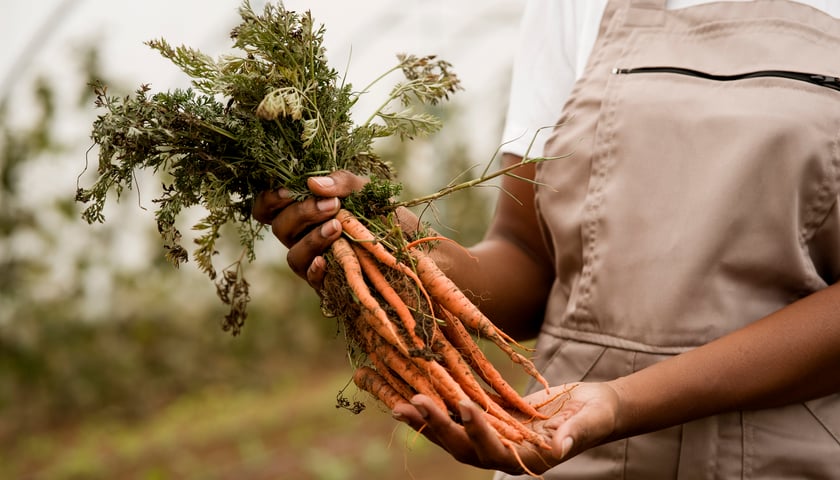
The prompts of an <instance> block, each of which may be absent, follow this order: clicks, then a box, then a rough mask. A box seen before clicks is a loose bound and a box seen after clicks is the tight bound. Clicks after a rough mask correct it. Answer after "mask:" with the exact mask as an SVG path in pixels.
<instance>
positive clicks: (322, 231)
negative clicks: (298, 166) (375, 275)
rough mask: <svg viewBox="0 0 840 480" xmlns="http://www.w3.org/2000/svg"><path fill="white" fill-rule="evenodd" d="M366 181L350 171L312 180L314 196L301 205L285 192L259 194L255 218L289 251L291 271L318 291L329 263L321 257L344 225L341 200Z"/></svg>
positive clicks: (254, 213)
mask: <svg viewBox="0 0 840 480" xmlns="http://www.w3.org/2000/svg"><path fill="white" fill-rule="evenodd" d="M365 183H367V180H366V179H364V178H362V177H359V176H356V175H353V174H352V173H350V172H347V171H344V170H342V171H337V172H334V173H332V174H330V175H329V176H326V177H312V178H310V179H309V180H308V182H307V185H308V186H309V189H310V190H311V191H312V193H313V195H314V197H312V198H309V199H307V200H304V201H301V202H298V201H294V200H292V199H291V198H290V197H289V195H288V192H286V191H285V190H282V189H281V190H279V191H269V192H263V193H262V194H260V195H259V196H258V197H257V199H256V202H255V203H254V208H253V216H254V218H255V219H256V220H257V221H259V222H261V223H264V224H266V225H271V231H272V233H273V234H274V236H275V237H277V239H278V240H280V242H281V243H283V245H285V246H286V247H288V249H289V251H288V254H287V256H286V260H287V261H288V263H289V266H290V267H291V269H292V271H294V272H295V273H296V274H297V275H298V276H300V277H301V278H303V279H305V280H306V281H307V282H309V284H310V285H312V286H313V288H315V289H316V290H318V289H320V287H321V284H322V283H323V280H324V273H325V269H326V262H325V261H324V258H323V257H322V256H321V254H322V253H323V252H325V251H326V250H327V249H328V248H329V247H330V245H332V243H333V242H334V241H335V240H336V239H338V238H339V237H340V236H341V224H340V223H339V222H338V221H337V220H335V219H334V217H335V215H336V214H337V213H338V210H339V207H340V205H339V199H340V198H344V197H347V196H348V195H350V194H351V193H353V192H354V191H358V190H360V189H361V188H362V187H363V186H364V184H365Z"/></svg>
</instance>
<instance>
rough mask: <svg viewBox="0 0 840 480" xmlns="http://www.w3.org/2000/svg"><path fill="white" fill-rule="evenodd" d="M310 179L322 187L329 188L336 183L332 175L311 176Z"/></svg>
mask: <svg viewBox="0 0 840 480" xmlns="http://www.w3.org/2000/svg"><path fill="white" fill-rule="evenodd" d="M310 180H312V181H313V182H315V183H316V184H317V185H318V186H319V187H321V188H329V187H332V186H333V185H335V180H333V179H332V178H331V177H310Z"/></svg>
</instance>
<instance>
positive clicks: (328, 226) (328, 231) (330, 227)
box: [321, 218, 340, 238]
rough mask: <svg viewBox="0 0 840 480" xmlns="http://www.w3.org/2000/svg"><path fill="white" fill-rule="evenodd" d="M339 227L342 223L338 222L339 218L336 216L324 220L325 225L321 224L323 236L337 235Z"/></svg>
mask: <svg viewBox="0 0 840 480" xmlns="http://www.w3.org/2000/svg"><path fill="white" fill-rule="evenodd" d="M339 228H340V224H339V223H338V220H336V219H334V218H333V219H330V220H327V221H326V222H324V224H323V225H321V236H322V237H324V238H328V237H331V236H333V235H335V233H336V232H338V229H339Z"/></svg>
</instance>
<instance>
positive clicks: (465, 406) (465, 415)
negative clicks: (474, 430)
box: [458, 400, 472, 422]
mask: <svg viewBox="0 0 840 480" xmlns="http://www.w3.org/2000/svg"><path fill="white" fill-rule="evenodd" d="M458 406H459V407H461V408H460V409H459V410H461V421H462V422H471V421H472V411H471V410H470V409H469V406H470V404H469V402H467V401H466V400H461V401H460V402H458Z"/></svg>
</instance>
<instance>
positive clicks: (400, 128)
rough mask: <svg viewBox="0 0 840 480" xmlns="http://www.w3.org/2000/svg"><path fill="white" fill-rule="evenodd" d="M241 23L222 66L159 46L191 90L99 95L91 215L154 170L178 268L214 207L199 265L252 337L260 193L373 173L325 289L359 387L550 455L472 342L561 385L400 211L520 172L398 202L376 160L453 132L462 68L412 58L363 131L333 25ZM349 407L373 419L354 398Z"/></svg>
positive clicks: (270, 15)
mask: <svg viewBox="0 0 840 480" xmlns="http://www.w3.org/2000/svg"><path fill="white" fill-rule="evenodd" d="M239 14H240V16H241V23H240V24H239V25H238V26H237V27H236V28H234V29H233V31H232V32H231V35H230V37H231V40H232V42H233V45H232V47H233V48H232V53H229V54H226V55H222V56H220V57H219V58H217V59H213V58H211V57H210V56H208V55H206V54H204V53H202V52H200V51H198V50H195V49H192V48H189V47H185V46H179V47H174V46H172V45H170V44H169V43H168V42H167V41H166V40H164V39H158V40H152V41H149V42H148V45H149V46H150V47H151V48H153V49H155V50H157V51H158V52H159V53H160V54H161V55H163V56H164V57H165V58H167V59H169V60H171V61H172V62H173V63H174V64H175V65H177V66H178V67H180V69H181V70H182V71H183V72H184V73H186V74H187V75H188V76H189V77H190V78H191V79H192V86H191V87H190V88H186V89H175V90H171V91H166V92H152V90H151V87H150V86H148V85H141V86H140V87H139V88H138V89H137V90H136V91H135V92H134V93H133V94H132V95H128V96H124V97H116V96H111V95H109V94H108V91H107V88H106V87H105V86H104V85H102V84H97V85H95V86H94V89H95V93H96V106H97V107H99V108H101V109H103V110H104V112H103V113H102V114H101V115H99V116H98V117H97V118H96V120H95V121H94V123H93V130H92V133H91V137H92V139H93V141H94V143H95V145H96V146H98V160H99V162H98V168H97V173H98V177H97V179H96V180H95V182H94V183H93V185H91V186H89V187H87V188H83V187H81V186H80V187H79V188H78V190H77V193H76V199H77V200H78V201H79V202H82V203H84V204H85V205H86V207H85V209H84V211H83V213H82V216H83V218H84V219H85V220H87V221H88V222H91V223H92V222H103V221H104V220H105V218H104V214H103V209H104V207H105V203H106V200H107V199H108V198H109V196H110V195H111V194H114V195H116V196H117V197H119V196H120V195H121V194H122V193H124V191H125V190H126V189H131V188H133V187H134V186H135V183H136V175H137V173H138V172H139V171H143V170H150V171H152V172H154V173H155V174H156V175H157V177H156V178H159V179H160V180H161V182H162V184H163V185H162V188H161V190H160V194H159V196H157V198H155V199H154V200H153V201H154V203H155V205H156V209H155V218H156V222H157V228H158V232H159V233H160V236H161V239H162V243H163V246H164V248H165V251H166V257H167V258H168V259H169V260H170V261H171V262H172V263H174V264H175V265H176V266H177V265H180V264H182V263H183V262H185V261H187V260H188V258H189V257H190V253H189V252H188V251H187V249H186V248H185V247H184V246H183V245H182V238H181V233H180V232H179V230H178V228H177V220H178V219H179V217H180V216H181V215H182V214H183V213H184V211H185V210H186V209H188V208H190V207H193V206H200V207H203V208H204V209H205V210H206V215H205V216H204V217H203V218H202V219H201V220H199V221H198V222H197V223H196V224H195V225H194V226H193V228H194V229H195V230H197V231H199V232H200V233H199V236H198V238H197V239H196V243H197V246H196V248H195V250H194V252H192V257H193V258H194V260H195V262H196V263H197V265H198V266H199V268H200V269H201V270H202V271H204V272H205V273H206V274H207V275H208V276H209V277H210V278H211V279H213V280H215V281H216V286H217V292H218V294H219V297H220V298H221V299H222V301H223V302H224V303H226V304H228V305H229V306H230V310H229V313H228V314H227V315H226V317H225V320H224V322H223V328H224V329H225V330H229V331H231V332H233V333H234V334H236V333H238V332H239V330H240V329H241V328H242V326H243V324H244V321H245V318H246V315H247V304H248V301H249V294H248V282H247V280H246V279H245V272H244V263H245V262H250V261H253V260H254V257H255V254H254V243H255V241H256V240H257V239H258V238H260V236H261V234H262V230H263V226H262V225H260V224H258V223H256V222H255V221H254V220H253V219H252V217H251V209H252V204H253V202H254V199H255V198H256V196H257V195H259V194H260V193H261V192H264V191H267V190H272V189H279V188H281V187H282V188H285V189H288V190H289V191H290V192H291V193H292V195H293V196H294V197H295V198H296V199H299V200H301V199H305V198H307V197H308V196H309V195H310V193H309V191H308V190H307V188H306V180H307V178H309V177H311V176H316V175H317V176H320V175H326V174H329V173H331V172H334V171H337V170H349V171H351V172H353V173H355V174H357V175H364V176H367V177H369V178H370V182H369V183H367V185H366V187H365V188H364V189H363V190H361V191H360V192H357V193H355V194H354V195H352V196H350V197H349V198H346V199H342V209H341V211H340V212H339V214H338V215H337V216H336V218H337V219H338V220H339V221H340V222H341V224H342V230H343V232H344V233H345V237H342V238H341V239H340V240H338V241H336V242H335V243H334V244H333V245H332V246H331V247H330V249H329V250H328V252H326V253H325V257H326V258H327V262H328V269H327V273H326V278H325V279H324V290H323V291H322V292H320V293H321V296H322V306H323V308H324V311H325V312H329V313H330V314H333V315H335V316H336V317H337V320H338V321H339V323H340V325H341V326H342V328H343V330H344V332H345V335H346V337H347V340H348V350H349V352H350V353H351V358H353V360H354V362H355V364H356V365H355V366H356V368H357V374H356V375H355V376H354V379H355V381H356V383H357V385H358V387H359V388H360V389H365V390H369V391H371V393H373V394H374V395H376V396H377V398H379V400H381V401H382V402H383V403H385V404H386V405H390V406H393V405H394V404H395V403H398V402H404V401H408V399H409V398H410V397H411V396H412V395H414V394H416V393H424V394H427V395H430V396H431V397H432V398H433V399H434V400H435V401H436V402H437V404H438V405H440V406H441V408H444V409H448V410H449V413H450V415H452V416H453V418H456V419H457V416H458V403H459V402H462V401H468V400H471V401H475V402H477V403H479V404H480V405H481V406H482V407H483V408H484V410H485V414H486V416H487V419H488V422H489V423H491V424H492V425H494V426H495V428H497V431H498V433H499V436H500V439H502V440H503V443H504V445H505V446H506V447H508V448H511V449H515V448H516V445H522V444H527V445H529V446H530V447H532V448H548V447H547V444H546V442H545V440H544V439H543V438H542V437H540V436H539V435H537V434H536V433H534V431H533V430H532V429H530V428H528V427H527V426H526V425H527V421H533V420H535V419H539V418H546V417H545V416H544V415H543V414H541V413H540V412H539V411H538V409H537V407H536V406H532V405H530V404H528V403H527V402H525V401H524V400H523V399H522V398H521V397H519V396H518V394H516V393H515V391H514V390H513V389H512V388H511V387H510V385H508V384H507V383H506V382H505V380H504V379H503V378H502V377H501V375H500V374H499V373H498V371H496V370H495V369H494V367H493V365H491V364H490V362H489V360H488V359H487V358H486V357H485V356H484V354H483V352H482V351H481V349H479V348H478V347H477V346H476V345H475V344H473V343H472V339H471V338H470V335H472V336H479V337H485V338H487V339H489V340H491V341H492V342H493V343H494V344H495V345H496V346H498V347H499V348H500V349H501V350H502V351H503V352H504V353H505V354H506V355H507V356H508V357H509V358H510V359H511V361H513V362H515V363H518V364H520V365H521V366H522V367H523V369H524V370H525V371H526V372H527V373H528V374H529V375H531V376H533V377H534V378H535V379H536V380H537V381H538V382H540V383H542V384H543V385H544V386H545V387H546V389H547V388H548V384H547V383H546V382H545V380H544V379H543V378H542V376H541V375H540V374H539V372H537V370H536V369H535V368H534V366H533V364H532V363H531V361H530V360H529V359H527V358H525V357H524V356H523V355H522V354H520V353H518V352H517V351H515V350H514V348H516V347H518V346H517V345H516V343H515V342H514V341H513V339H511V338H510V337H508V336H507V335H505V334H504V333H503V332H501V331H500V330H499V329H498V328H497V327H496V326H495V325H493V324H492V323H491V322H490V320H489V319H487V318H486V317H484V315H483V313H482V312H481V311H480V310H479V309H478V307H476V306H475V305H474V304H472V303H471V301H470V299H469V298H468V297H467V296H466V295H465V294H464V293H463V292H461V291H460V290H459V289H458V287H457V286H456V285H455V284H454V283H453V282H452V281H451V280H449V279H448V278H447V277H446V276H445V274H444V273H443V272H442V271H440V269H439V268H438V267H437V265H436V264H435V262H434V260H433V259H432V257H431V256H430V255H429V254H428V251H427V250H428V248H429V247H430V245H431V244H432V243H434V241H435V240H437V239H439V238H440V237H422V235H423V232H419V235H421V237H419V238H418V234H416V233H414V234H411V235H408V234H407V233H406V232H403V231H402V230H401V229H400V227H399V223H398V222H397V221H396V220H395V215H394V214H393V213H394V212H393V210H394V209H395V208H397V207H399V206H409V205H419V204H424V203H429V202H431V201H434V200H435V199H436V198H439V197H440V196H442V195H445V194H448V193H450V192H453V191H456V190H459V189H463V188H469V187H472V186H474V185H477V184H479V183H481V182H484V181H487V180H489V179H491V178H494V177H496V176H499V175H512V176H515V171H514V170H515V168H516V167H518V166H519V165H514V166H511V167H508V168H504V169H501V170H498V171H496V172H492V173H488V172H487V171H485V172H484V173H483V174H482V175H481V177H480V178H477V179H475V180H470V181H468V182H464V183H462V184H458V185H448V186H446V187H445V188H442V189H441V190H440V191H438V192H437V193H435V194H431V195H427V196H424V197H421V198H419V199H415V200H414V201H404V202H401V203H396V202H394V201H393V200H392V199H393V198H395V197H396V196H397V193H398V192H399V189H400V186H401V185H400V183H399V182H398V181H397V180H396V175H395V173H394V172H393V171H392V169H391V167H390V166H389V165H388V164H387V163H386V162H384V161H383V160H382V159H381V158H380V157H378V156H377V155H376V153H375V152H374V151H373V142H374V140H375V139H377V138H382V137H395V138H399V139H402V140H405V139H410V138H413V137H415V136H418V135H425V134H429V133H432V132H434V131H436V130H437V129H439V128H440V126H441V125H440V122H439V121H438V119H437V118H435V117H433V116H431V115H428V114H426V113H423V112H422V109H419V108H417V107H418V106H423V105H433V104H436V103H438V102H440V101H442V100H446V99H448V97H449V95H451V94H453V93H454V92H456V91H457V90H458V89H459V88H460V83H459V80H458V77H457V76H456V75H455V74H454V73H453V71H452V69H451V66H450V65H449V64H448V63H447V62H445V61H442V60H440V59H437V58H436V57H434V56H424V57H418V56H414V55H398V56H397V62H396V65H395V66H394V67H393V68H392V69H389V70H388V71H386V72H384V73H383V74H382V75H380V76H379V77H377V78H376V79H375V80H374V82H373V83H376V82H379V81H382V80H383V79H384V78H386V77H389V76H390V74H391V73H394V72H401V73H402V79H401V80H400V81H398V82H397V83H396V84H395V85H394V86H393V87H392V89H391V90H390V92H389V93H388V94H387V95H386V97H385V98H384V99H383V101H382V102H381V104H380V106H379V107H378V108H377V109H376V110H374V111H373V113H372V114H371V115H370V117H369V118H367V119H366V120H365V121H363V122H361V123H358V124H357V123H355V122H354V120H353V119H352V117H351V111H352V109H353V107H354V106H355V105H356V103H357V101H358V100H359V98H360V97H361V95H364V94H366V93H367V92H368V91H369V90H370V88H371V86H367V87H365V88H363V89H361V90H355V89H354V88H353V87H352V86H351V85H350V84H349V83H345V82H344V81H343V80H342V78H341V77H340V76H339V74H338V72H337V71H336V70H334V69H333V68H331V67H330V65H329V64H328V63H327V60H326V55H325V50H324V46H323V36H324V27H323V26H318V25H316V24H315V23H314V21H313V19H312V17H311V15H310V14H309V13H303V14H299V13H296V12H293V11H289V10H286V9H285V8H284V7H283V5H282V4H271V3H270V2H269V3H268V4H267V5H266V6H265V8H264V9H263V11H262V13H257V12H255V11H254V10H253V9H252V8H251V6H250V5H249V3H248V1H247V0H246V1H245V2H244V3H243V4H242V6H241V7H240V9H239ZM526 157H527V156H526ZM541 160H543V159H541V158H534V159H529V158H526V159H525V160H523V162H522V163H530V162H536V161H541ZM520 165H521V164H520ZM227 225H233V226H234V227H235V228H236V229H237V232H238V236H239V243H240V244H241V246H242V253H241V255H240V256H239V257H238V258H237V259H235V260H234V261H233V262H231V263H230V265H229V266H227V267H225V268H223V269H221V271H220V272H219V271H217V269H216V268H215V266H214V262H213V260H214V256H215V255H217V253H218V252H217V248H216V247H217V241H218V239H219V238H220V237H221V236H222V234H223V233H224V232H225V231H226V230H223V227H225V226H227ZM471 372H472V373H471ZM473 375H475V377H473ZM493 392H495V393H493ZM339 404H340V405H345V406H348V405H352V406H353V407H352V408H354V409H356V408H357V407H358V405H357V404H356V403H351V402H350V401H349V400H347V399H344V398H343V397H340V398H339ZM523 418H524V419H527V421H523V420H522V419H523ZM515 452H516V451H515V450H514V453H515Z"/></svg>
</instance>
